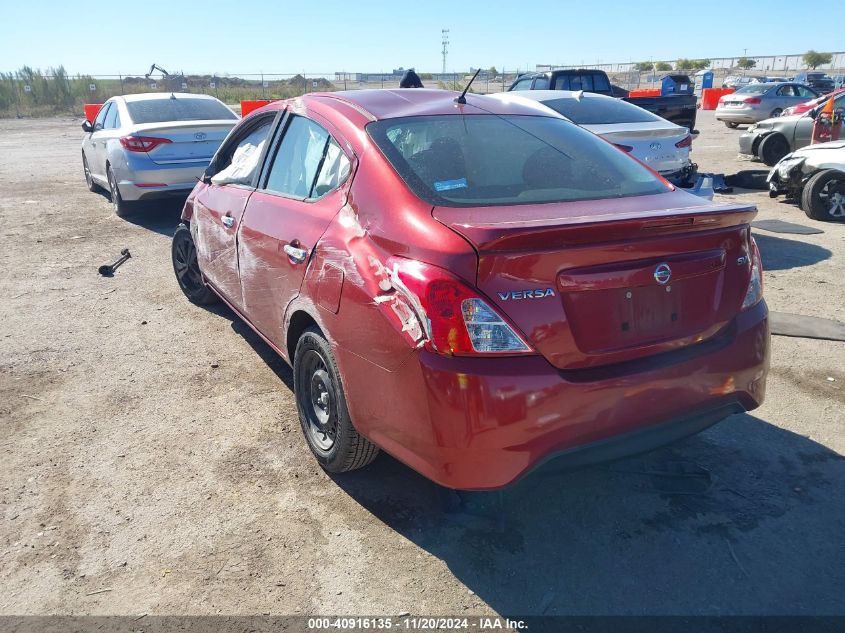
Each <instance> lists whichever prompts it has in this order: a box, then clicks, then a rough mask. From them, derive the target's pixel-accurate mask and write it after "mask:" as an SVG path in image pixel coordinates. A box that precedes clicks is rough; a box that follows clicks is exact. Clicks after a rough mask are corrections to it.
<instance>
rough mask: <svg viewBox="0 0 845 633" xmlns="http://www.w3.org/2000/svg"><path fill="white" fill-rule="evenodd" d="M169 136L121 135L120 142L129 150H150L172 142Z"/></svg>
mask: <svg viewBox="0 0 845 633" xmlns="http://www.w3.org/2000/svg"><path fill="white" fill-rule="evenodd" d="M172 142H173V141H171V140H170V139H169V138H159V137H157V136H121V137H120V144H121V145H123V147H124V149H126V151H128V152H149V151H152V150H154V149H155V148H156V147H158V146H159V145H164V144H165V143H172Z"/></svg>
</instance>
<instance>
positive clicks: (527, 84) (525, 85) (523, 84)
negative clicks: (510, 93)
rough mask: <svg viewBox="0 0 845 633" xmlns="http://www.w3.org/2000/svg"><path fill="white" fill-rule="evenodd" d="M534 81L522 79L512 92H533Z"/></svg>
mask: <svg viewBox="0 0 845 633" xmlns="http://www.w3.org/2000/svg"><path fill="white" fill-rule="evenodd" d="M532 81H533V80H532V79H531V78H530V77H529V78H528V79H520V80H519V81H517V82H516V83H515V84H514V85H513V88H511V90H531V82H532Z"/></svg>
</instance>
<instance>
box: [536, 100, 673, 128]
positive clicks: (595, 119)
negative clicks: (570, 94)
mask: <svg viewBox="0 0 845 633" xmlns="http://www.w3.org/2000/svg"><path fill="white" fill-rule="evenodd" d="M543 105H545V106H547V107H549V108H551V109H552V110H554V111H555V112H559V113H560V114H562V115H563V116H565V117H566V118H567V119H569V120H570V121H573V122H575V123H577V124H578V125H602V124H608V123H649V122H651V121H662V120H663V119H661V118H660V117H659V116H657V115H655V114H652V113H651V112H649V111H648V110H643V109H642V108H638V107H637V106H635V105H633V104H632V103H628V102H627V101H622V100H620V99H613V98H604V99H603V98H601V97H595V98H590V97H587V96H585V97H584V98H583V99H580V100H579V99H550V100H549V101H543Z"/></svg>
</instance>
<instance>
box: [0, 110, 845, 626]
mask: <svg viewBox="0 0 845 633" xmlns="http://www.w3.org/2000/svg"><path fill="white" fill-rule="evenodd" d="M699 129H700V130H701V132H702V133H701V136H700V137H699V139H698V140H696V142H695V146H694V158H695V160H696V161H697V162H698V163H699V165H700V167H701V169H703V170H706V171H716V172H725V173H732V172H734V171H736V170H738V169H748V168H757V169H759V168H761V166H760V165H759V164H750V163H748V162H747V161H743V160H740V159H738V158H736V148H737V141H736V137H737V136H738V135H739V134H740V131H739V130H728V129H726V128H725V127H724V126H722V125H721V124H719V123H718V122H716V121H715V120H714V119H713V115H712V113H711V112H702V113H701V114H700V122H699ZM81 136H82V132H81V131H80V129H79V126H78V121H76V120H70V119H44V120H3V121H0V194H1V195H0V220H2V228H0V235H2V242H0V244H2V247H0V265H2V271H3V275H2V276H1V277H0V321H2V323H3V328H2V332H0V420H2V437H0V451H2V463H0V614H7V615H8V614H125V615H133V614H218V613H223V614H266V613H270V614H274V615H275V614H313V613H323V614H385V615H397V614H399V613H402V612H411V613H413V614H444V615H445V614H453V615H456V614H457V615H470V614H493V613H499V614H502V615H516V614H522V615H527V614H540V613H547V614H580V615H592V614H631V615H639V614H684V615H692V614H702V615H711V614H843V613H845V606H843V604H845V603H843V601H842V596H843V595H845V547H843V534H845V501H843V498H844V497H843V489H844V488H845V460H843V457H842V454H843V452H845V416H844V415H843V412H842V409H843V403H845V343H835V342H825V341H817V340H808V339H798V338H782V337H774V338H773V341H772V346H773V366H772V372H771V377H770V382H769V389H768V397H767V401H766V403H765V405H764V406H763V407H762V408H760V409H758V410H756V411H754V412H752V413H751V414H749V415H737V416H734V417H732V418H729V419H728V420H726V421H724V422H723V423H721V424H719V425H717V426H716V427H714V428H712V429H710V430H708V431H706V432H704V433H702V434H700V435H698V436H696V437H693V438H690V439H688V440H685V441H683V442H681V443H679V444H676V445H674V446H672V447H669V448H665V449H661V450H659V451H656V452H654V453H652V454H649V455H647V456H644V457H639V458H635V459H630V460H626V461H624V462H620V463H617V464H614V465H611V466H602V467H596V468H593V469H590V470H585V471H581V472H577V473H570V474H558V473H555V472H553V470H552V469H551V468H545V469H543V470H541V471H539V472H538V473H536V474H534V475H532V476H530V477H529V478H527V479H525V480H523V481H522V482H521V483H519V484H518V485H516V486H514V487H513V488H511V489H509V490H507V491H505V492H504V493H501V494H494V493H486V494H482V493H478V494H473V495H465V496H464V498H463V508H464V511H462V512H456V513H444V512H442V511H441V499H440V496H439V491H438V490H437V489H436V488H435V487H434V486H433V485H432V484H430V483H428V482H427V481H426V480H424V479H423V478H421V477H420V476H418V475H416V474H415V473H414V472H412V471H410V470H409V469H407V468H406V467H404V466H402V465H401V464H399V463H397V462H396V461H395V460H393V459H391V458H389V457H388V456H386V455H382V456H381V457H380V458H379V459H378V460H377V461H376V463H375V464H373V466H372V467H370V468H369V469H367V470H365V471H362V472H357V473H354V474H351V475H348V476H344V477H330V476H328V475H327V474H325V473H324V472H322V471H321V470H320V469H319V468H318V467H317V466H316V464H315V462H314V461H313V460H312V458H311V456H310V454H309V452H308V450H307V448H306V446H305V443H304V441H303V439H302V437H301V434H300V430H299V426H298V422H297V419H296V414H295V409H294V400H293V397H292V394H291V384H292V381H291V373H290V370H289V369H288V367H287V366H286V365H285V364H284V363H283V362H282V361H281V360H280V359H278V358H276V357H275V356H274V355H273V353H272V352H271V351H270V350H269V348H268V347H267V346H266V345H264V344H263V343H262V342H261V341H260V340H259V339H258V337H256V336H255V335H254V334H253V333H252V332H251V331H250V330H249V329H248V328H247V327H246V326H245V325H243V324H242V323H241V322H239V321H238V320H237V319H235V318H234V317H233V315H232V314H231V313H230V312H228V311H226V310H225V309H216V310H212V311H208V310H204V309H201V308H198V307H196V306H193V305H191V304H189V303H188V302H187V301H186V300H185V299H184V298H183V296H182V295H181V293H180V291H179V289H178V287H177V286H176V283H175V281H174V279H173V274H172V271H171V268H170V261H169V244H170V239H169V238H170V235H171V234H172V231H173V228H174V226H175V225H176V223H177V220H178V215H179V207H178V205H175V206H174V205H170V206H159V207H157V208H150V209H147V210H145V211H144V213H143V214H141V215H139V216H138V217H136V218H133V219H132V221H126V220H121V219H119V218H117V217H115V216H114V214H113V213H112V211H111V209H110V207H109V204H108V201H107V200H106V198H105V197H103V196H102V195H97V194H92V193H89V192H88V191H87V190H86V189H85V183H84V180H83V176H82V168H81V161H80V155H79V145H80V140H81ZM732 197H734V198H736V199H741V200H743V201H750V202H754V203H756V204H758V205H759V208H760V216H759V217H760V218H781V219H784V220H789V221H794V222H798V223H801V224H805V225H812V226H818V227H820V228H822V229H823V230H824V233H823V234H820V235H809V236H797V235H782V234H774V233H766V232H764V231H757V236H758V237H757V239H758V241H759V244H760V247H761V250H762V253H763V258H764V263H765V268H766V274H765V283H766V285H765V289H766V296H767V301H768V303H769V306H770V308H771V309H772V310H778V311H784V312H792V313H797V314H804V315H812V316H820V317H832V318H836V319H839V320H841V321H845V275H843V274H842V271H843V258H845V225H829V224H820V223H815V222H813V221H811V220H809V219H807V218H806V217H805V216H804V214H803V213H802V212H801V211H800V210H798V209H797V208H796V207H795V206H792V205H791V204H787V203H784V202H779V201H772V200H770V199H769V198H768V196H767V194H766V193H765V192H737V193H735V194H734V195H733V196H732ZM124 247H129V248H130V250H131V251H132V254H133V257H132V259H131V260H129V262H127V263H126V264H124V266H123V267H122V268H121V269H120V270H119V271H118V273H117V274H116V275H115V277H114V278H112V279H104V278H100V277H98V276H97V274H96V269H97V266H99V265H100V264H102V263H105V262H109V261H112V260H113V259H114V258H115V257H116V256H117V255H118V254H119V252H120V250H121V249H122V248H124ZM672 462H679V463H682V464H685V465H686V466H687V467H692V466H695V467H697V468H701V469H703V472H706V476H707V477H709V482H710V483H709V487H708V486H706V485H704V484H706V482H705V481H704V480H703V479H694V480H693V481H694V483H696V484H701V485H700V486H699V489H697V490H691V491H690V492H694V493H695V494H684V495H680V494H667V493H666V492H665V487H666V486H667V485H671V484H675V483H677V481H676V480H674V479H665V478H653V477H650V476H648V475H645V474H643V471H647V470H654V469H655V468H664V467H667V466H670V465H671V463H672ZM100 590H109V591H103V592H101V593H93V592H97V591H100Z"/></svg>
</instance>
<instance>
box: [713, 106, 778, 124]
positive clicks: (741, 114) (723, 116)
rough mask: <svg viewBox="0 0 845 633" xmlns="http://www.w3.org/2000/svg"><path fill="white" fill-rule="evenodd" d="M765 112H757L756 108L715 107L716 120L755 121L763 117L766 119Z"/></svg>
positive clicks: (767, 116) (767, 115) (766, 114)
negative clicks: (729, 108) (733, 108)
mask: <svg viewBox="0 0 845 633" xmlns="http://www.w3.org/2000/svg"><path fill="white" fill-rule="evenodd" d="M768 118H769V114H768V113H767V112H762V111H760V112H758V111H756V110H751V109H748V110H728V109H726V108H723V109H719V108H716V120H717V121H728V122H730V123H757V122H758V121H762V120H763V119H768Z"/></svg>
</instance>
